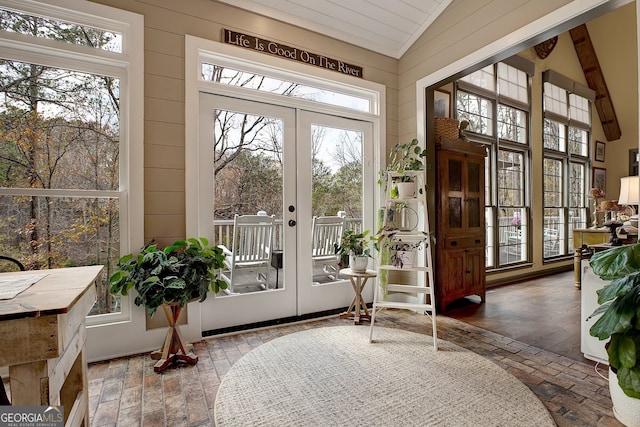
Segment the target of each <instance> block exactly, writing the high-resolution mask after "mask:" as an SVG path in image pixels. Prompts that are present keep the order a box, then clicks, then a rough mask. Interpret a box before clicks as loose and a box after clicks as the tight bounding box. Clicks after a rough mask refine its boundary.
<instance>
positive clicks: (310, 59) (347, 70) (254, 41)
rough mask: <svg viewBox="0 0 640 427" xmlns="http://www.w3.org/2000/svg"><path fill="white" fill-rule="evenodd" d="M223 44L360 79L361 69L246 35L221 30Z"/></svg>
mask: <svg viewBox="0 0 640 427" xmlns="http://www.w3.org/2000/svg"><path fill="white" fill-rule="evenodd" d="M222 38H223V41H224V43H226V44H232V45H235V46H240V47H243V48H245V49H251V50H255V51H258V52H260V53H265V54H268V55H273V56H278V57H280V58H286V59H290V60H292V61H297V62H302V63H305V64H309V65H313V66H316V67H320V68H324V69H327V70H331V71H335V72H337V73H342V74H347V75H350V76H354V77H360V78H362V67H358V66H356V65H351V64H347V63H346V62H342V61H340V60H337V59H332V58H327V57H326V56H322V55H318V54H316V53H312V52H309V51H307V50H303V49H299V48H296V47H291V46H287V45H284V44H282V43H278V42H274V41H270V40H265V39H261V38H259V37H255V36H251V35H248V34H243V33H238V32H236V31H231V30H227V29H223V30H222Z"/></svg>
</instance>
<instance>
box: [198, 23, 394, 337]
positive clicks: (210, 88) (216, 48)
mask: <svg viewBox="0 0 640 427" xmlns="http://www.w3.org/2000/svg"><path fill="white" fill-rule="evenodd" d="M185 39H186V41H185V44H186V47H185V169H186V171H185V182H186V183H189V184H190V183H198V182H207V180H209V181H210V180H211V175H210V174H209V172H208V170H205V169H204V168H202V167H201V165H200V164H199V162H198V141H199V140H200V135H199V134H200V129H201V128H200V124H199V121H200V118H199V114H200V105H199V94H200V92H208V93H213V94H218V95H228V96H231V97H234V98H241V99H247V100H253V101H263V102H266V103H272V104H276V105H282V106H289V107H292V108H296V109H300V108H304V109H305V110H312V111H315V112H318V113H324V114H336V112H338V114H339V115H340V116H343V117H345V118H352V119H356V120H363V121H367V122H370V123H371V125H372V128H373V134H372V140H373V147H374V152H373V159H372V161H371V168H372V169H373V170H379V169H380V168H381V167H382V164H383V162H384V161H385V160H386V142H385V138H384V135H385V132H386V130H385V114H386V97H385V87H384V86H383V85H380V84H378V83H374V82H369V81H366V80H362V79H357V78H354V77H351V76H346V75H342V74H340V73H335V72H331V71H327V70H324V69H320V68H316V67H312V66H309V65H306V64H299V63H295V62H292V61H288V60H285V59H281V58H276V57H272V56H269V55H263V54H259V53H257V52H253V51H248V50H244V49H239V48H237V47H235V46H229V45H225V44H222V43H217V42H213V41H210V40H205V39H201V38H197V37H193V36H189V35H187V36H186V37H185ZM204 58H206V60H208V61H213V62H214V63H221V64H224V65H226V66H230V67H234V66H235V67H240V69H244V68H245V67H247V68H249V69H250V70H257V71H256V72H260V73H263V74H265V75H270V74H271V73H276V74H278V75H285V76H286V75H289V76H295V77H296V79H306V81H309V82H313V84H314V85H315V86H316V87H317V86H320V87H326V88H330V89H333V90H338V89H339V90H340V91H343V92H344V91H345V90H346V89H348V90H349V91H351V92H350V93H357V94H359V95H361V96H365V97H369V99H371V104H372V107H373V108H372V109H371V111H370V112H361V111H354V110H351V109H347V108H342V109H341V108H340V107H335V106H329V105H326V104H320V103H311V102H309V101H307V100H300V99H293V98H284V97H282V96H276V95H273V94H269V93H261V92H255V91H248V90H247V89H245V88H237V87H230V86H225V85H221V84H219V83H215V82H210V81H205V80H203V79H202V77H201V72H200V70H201V63H202V61H203V60H204ZM371 179H372V181H373V183H374V184H375V181H376V180H375V175H373V176H371ZM206 191H207V190H206V186H200V185H186V188H185V202H186V234H187V236H188V237H191V236H201V237H206V238H208V239H209V240H213V227H212V226H211V204H209V202H208V200H210V199H211V195H210V194H206ZM369 200H371V201H372V203H373V207H372V209H371V211H372V212H375V211H376V209H377V207H378V206H379V192H378V191H373V194H371V195H370V198H369ZM307 243H308V244H310V235H309V241H308V242H307ZM298 244H301V243H300V242H298ZM349 288H350V286H349ZM351 292H353V291H352V290H351ZM206 303H207V302H206V301H205V304H206ZM202 306H203V304H198V305H197V307H190V312H189V325H188V329H189V330H190V331H193V330H194V328H193V327H192V325H191V324H192V322H193V324H194V326H195V325H197V326H196V327H198V328H200V335H201V336H202V332H203V331H202V329H203V328H202V319H203V313H202V310H204V308H202ZM207 329H208V328H207ZM191 339H192V340H193V339H194V338H191Z"/></svg>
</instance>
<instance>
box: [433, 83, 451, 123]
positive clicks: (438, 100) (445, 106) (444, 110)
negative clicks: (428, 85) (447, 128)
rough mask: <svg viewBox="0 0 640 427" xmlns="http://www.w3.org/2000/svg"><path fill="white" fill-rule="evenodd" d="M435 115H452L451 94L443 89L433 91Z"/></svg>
mask: <svg viewBox="0 0 640 427" xmlns="http://www.w3.org/2000/svg"><path fill="white" fill-rule="evenodd" d="M433 115H434V116H435V117H451V94H450V93H449V92H445V91H443V90H434V91H433Z"/></svg>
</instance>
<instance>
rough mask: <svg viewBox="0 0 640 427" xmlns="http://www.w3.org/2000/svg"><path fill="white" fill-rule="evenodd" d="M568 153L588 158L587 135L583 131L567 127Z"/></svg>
mask: <svg viewBox="0 0 640 427" xmlns="http://www.w3.org/2000/svg"><path fill="white" fill-rule="evenodd" d="M568 130H569V153H571V154H575V155H578V156H585V157H586V156H588V155H589V153H588V147H589V133H588V132H587V131H586V130H584V129H579V128H575V127H573V126H569V129H568Z"/></svg>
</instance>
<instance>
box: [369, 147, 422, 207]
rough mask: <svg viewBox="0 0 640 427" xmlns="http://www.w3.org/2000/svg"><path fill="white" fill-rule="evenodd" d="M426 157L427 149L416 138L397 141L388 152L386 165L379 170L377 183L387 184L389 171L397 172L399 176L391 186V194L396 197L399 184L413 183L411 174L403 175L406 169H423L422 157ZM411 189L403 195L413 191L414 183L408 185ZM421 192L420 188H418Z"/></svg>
mask: <svg viewBox="0 0 640 427" xmlns="http://www.w3.org/2000/svg"><path fill="white" fill-rule="evenodd" d="M425 157H427V150H426V149H423V148H421V147H420V143H419V142H418V140H417V139H413V140H411V141H410V142H405V143H397V144H396V145H395V146H394V147H393V148H392V149H391V151H390V153H389V163H388V164H387V167H386V168H385V169H383V170H381V171H380V178H379V179H378V183H379V184H381V185H383V186H385V185H386V184H387V177H388V174H389V173H390V172H394V173H397V174H399V175H400V176H399V178H398V179H397V180H396V182H395V187H394V188H392V195H393V196H394V197H398V196H399V194H398V192H399V191H401V190H399V188H398V187H399V186H400V187H401V186H402V184H408V183H413V182H414V180H413V176H411V175H405V172H406V171H419V170H424V167H425V166H424V162H423V159H424V158H425ZM409 188H411V190H408V193H407V194H403V195H402V196H404V197H410V196H409V193H412V192H413V191H415V184H414V185H413V186H409ZM418 191H420V192H422V189H421V188H420V189H418Z"/></svg>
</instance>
